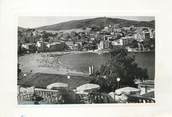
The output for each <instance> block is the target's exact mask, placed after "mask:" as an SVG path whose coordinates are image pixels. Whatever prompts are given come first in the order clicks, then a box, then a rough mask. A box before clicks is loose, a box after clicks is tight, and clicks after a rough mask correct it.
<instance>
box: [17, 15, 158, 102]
mask: <svg viewBox="0 0 172 117" xmlns="http://www.w3.org/2000/svg"><path fill="white" fill-rule="evenodd" d="M17 29H18V30H17V48H18V50H17V56H18V62H17V103H18V105H44V104H46V105H47V104H118V103H122V104H128V103H155V102H156V96H155V90H154V87H155V85H156V84H155V46H156V44H155V40H156V35H155V32H156V30H155V16H100V17H96V16H95V17H94V16H19V17H18V25H17Z"/></svg>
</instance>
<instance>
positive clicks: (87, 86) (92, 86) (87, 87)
mask: <svg viewBox="0 0 172 117" xmlns="http://www.w3.org/2000/svg"><path fill="white" fill-rule="evenodd" d="M98 89H100V86H99V85H97V84H91V83H87V84H84V85H81V86H79V87H77V88H76V90H77V91H92V90H98Z"/></svg>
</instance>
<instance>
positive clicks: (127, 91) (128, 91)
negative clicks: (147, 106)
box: [115, 87, 140, 95]
mask: <svg viewBox="0 0 172 117" xmlns="http://www.w3.org/2000/svg"><path fill="white" fill-rule="evenodd" d="M138 92H140V89H138V88H134V87H124V88H120V89H117V90H116V91H115V93H116V94H117V95H120V94H131V93H138Z"/></svg>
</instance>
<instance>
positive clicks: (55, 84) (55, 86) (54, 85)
mask: <svg viewBox="0 0 172 117" xmlns="http://www.w3.org/2000/svg"><path fill="white" fill-rule="evenodd" d="M54 88H55V89H56V88H57V89H58V88H68V84H66V83H53V84H50V85H48V86H47V89H54Z"/></svg>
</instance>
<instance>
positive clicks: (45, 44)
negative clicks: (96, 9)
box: [18, 24, 155, 52]
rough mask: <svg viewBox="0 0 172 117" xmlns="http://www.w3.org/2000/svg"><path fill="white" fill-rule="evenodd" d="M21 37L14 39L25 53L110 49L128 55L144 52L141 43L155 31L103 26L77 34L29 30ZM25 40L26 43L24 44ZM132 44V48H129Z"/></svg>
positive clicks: (131, 27) (150, 37) (116, 25)
mask: <svg viewBox="0 0 172 117" xmlns="http://www.w3.org/2000/svg"><path fill="white" fill-rule="evenodd" d="M21 34H22V36H19V37H18V38H19V45H20V47H22V48H24V49H26V50H29V51H30V50H33V48H34V49H36V51H41V52H44V51H66V50H73V51H83V50H96V49H98V50H103V49H112V48H113V47H114V46H124V47H126V49H128V51H132V50H133V49H136V48H137V49H138V48H139V49H140V48H144V47H143V44H142V42H144V41H145V40H151V39H154V38H155V30H154V29H153V28H150V27H135V26H130V27H120V26H119V25H118V24H115V25H108V26H105V27H104V28H103V29H102V30H99V31H92V30H91V28H86V29H84V30H81V31H79V32H75V31H71V32H57V31H41V30H36V29H34V30H33V29H32V30H31V29H29V31H28V30H27V31H24V32H20V35H21ZM20 38H23V39H20ZM28 38H29V41H28V40H27V39H28ZM20 40H24V41H20ZM25 40H27V41H25ZM134 44H135V47H133V45H134ZM33 46H34V47H33Z"/></svg>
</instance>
